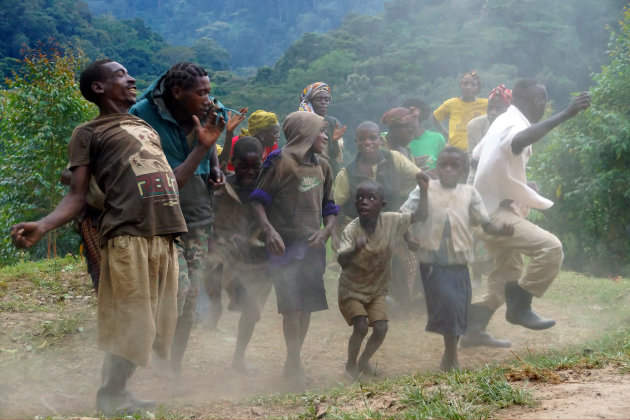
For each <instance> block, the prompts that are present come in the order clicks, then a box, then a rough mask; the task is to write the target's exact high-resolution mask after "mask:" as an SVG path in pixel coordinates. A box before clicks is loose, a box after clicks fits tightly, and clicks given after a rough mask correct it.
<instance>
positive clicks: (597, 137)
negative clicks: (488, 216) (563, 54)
mask: <svg viewBox="0 0 630 420" xmlns="http://www.w3.org/2000/svg"><path fill="white" fill-rule="evenodd" d="M609 55H610V59H611V61H610V64H609V65H608V66H606V67H604V68H603V71H602V72H601V73H599V74H597V75H595V76H594V77H593V80H594V82H595V86H594V87H593V88H592V89H591V92H592V94H593V102H592V105H591V108H589V109H588V110H587V111H586V112H585V113H584V114H581V115H579V116H578V117H576V118H574V119H572V120H570V121H569V122H567V123H566V125H564V126H563V127H562V128H561V129H560V130H558V131H556V132H555V133H554V134H553V136H551V139H550V141H549V142H548V143H547V144H546V145H545V147H544V149H543V148H540V147H539V148H538V149H537V157H536V159H533V160H532V163H534V164H535V165H536V166H535V167H534V168H535V174H536V178H537V179H539V180H540V181H541V182H542V185H543V188H544V190H545V191H546V192H547V194H548V195H549V196H555V197H556V204H555V206H554V207H552V208H551V209H550V210H549V211H546V212H545V213H546V214H547V216H548V219H547V220H548V223H549V225H550V228H551V230H552V231H553V232H557V234H558V235H559V237H560V238H561V240H562V241H563V243H564V244H565V246H566V248H567V257H566V260H565V261H566V264H567V265H568V266H569V267H571V268H574V269H576V270H580V271H589V272H595V273H598V274H621V273H623V274H625V275H627V274H628V273H630V211H628V209H630V188H629V185H630V169H629V168H630V100H629V99H630V11H629V10H626V12H625V16H624V20H623V22H622V23H621V25H620V28H619V30H618V31H616V32H614V33H613V35H612V39H611V42H610V48H609Z"/></svg>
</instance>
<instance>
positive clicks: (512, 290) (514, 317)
mask: <svg viewBox="0 0 630 420" xmlns="http://www.w3.org/2000/svg"><path fill="white" fill-rule="evenodd" d="M532 298H533V296H532V294H531V293H528V292H527V291H525V290H523V289H522V288H521V287H520V286H519V285H518V283H517V282H514V281H513V282H509V283H506V284H505V305H506V311H505V319H507V320H508V322H511V323H512V324H518V325H522V326H523V327H525V328H529V329H530V330H546V329H547V328H551V327H553V326H554V325H556V321H554V320H553V319H546V318H541V317H540V316H538V314H537V313H536V312H534V311H533V310H532Z"/></svg>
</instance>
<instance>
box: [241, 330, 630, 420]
mask: <svg viewBox="0 0 630 420" xmlns="http://www.w3.org/2000/svg"><path fill="white" fill-rule="evenodd" d="M607 365H612V366H614V367H615V368H616V369H617V371H618V372H619V374H623V373H626V374H627V373H629V372H630V329H628V328H626V327H622V328H620V329H619V330H617V331H614V332H612V333H610V334H607V335H606V336H604V337H602V338H599V339H597V340H593V341H590V342H588V343H585V344H582V345H579V346H573V347H569V348H565V349H562V350H557V351H552V352H548V353H545V354H530V355H528V356H526V357H519V356H516V355H515V357H514V359H512V360H510V361H508V362H503V363H490V364H487V365H486V366H484V367H482V368H479V369H473V370H463V371H453V372H449V373H442V372H419V373H417V374H415V375H410V376H400V377H397V378H390V379H385V380H383V381H378V382H368V383H363V384H354V385H351V386H343V385H340V386H337V387H334V388H332V389H327V390H324V391H322V392H313V391H311V392H308V393H305V394H274V395H267V396H259V397H255V398H252V399H248V400H247V401H246V404H250V405H256V406H261V407H264V408H266V410H269V411H270V412H277V411H278V410H277V408H278V407H283V408H284V411H282V412H284V413H291V414H287V415H286V417H287V418H298V419H310V418H316V417H317V414H318V413H319V414H321V413H324V414H323V415H320V418H326V419H365V418H374V419H393V418H409V419H416V418H444V419H469V418H475V419H477V418H479V419H485V418H490V417H492V416H493V415H497V413H498V410H500V409H502V408H506V407H510V406H534V405H535V404H536V402H535V401H534V398H533V395H532V393H531V391H530V390H529V384H530V383H534V382H549V383H557V382H560V381H561V380H562V379H561V377H560V372H562V371H565V370H580V369H593V368H601V367H604V366H607ZM383 401H386V402H387V403H386V404H385V405H383V404H382V402H383ZM274 407H276V410H274V409H273V408H274Z"/></svg>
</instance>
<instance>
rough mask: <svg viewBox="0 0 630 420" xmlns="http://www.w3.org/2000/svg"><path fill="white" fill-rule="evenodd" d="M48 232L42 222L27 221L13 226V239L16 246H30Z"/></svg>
mask: <svg viewBox="0 0 630 420" xmlns="http://www.w3.org/2000/svg"><path fill="white" fill-rule="evenodd" d="M45 234H46V231H45V230H44V229H43V227H42V226H41V224H40V223H37V222H27V223H18V224H17V225H13V226H11V241H12V242H13V245H15V247H16V248H30V247H32V246H33V245H35V244H36V243H37V242H38V241H39V240H40V239H42V237H43V236H44V235H45Z"/></svg>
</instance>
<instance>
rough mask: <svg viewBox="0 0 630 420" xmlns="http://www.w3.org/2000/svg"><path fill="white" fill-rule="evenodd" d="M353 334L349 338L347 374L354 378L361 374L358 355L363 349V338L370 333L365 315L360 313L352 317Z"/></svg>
mask: <svg viewBox="0 0 630 420" xmlns="http://www.w3.org/2000/svg"><path fill="white" fill-rule="evenodd" d="M352 326H353V327H352V335H351V336H350V340H348V361H347V362H346V375H348V376H350V377H351V378H352V379H356V378H357V377H358V376H359V369H358V368H357V357H358V356H359V351H360V350H361V344H362V343H363V339H364V338H365V336H366V335H367V333H368V321H367V317H366V316H365V315H359V316H355V317H354V318H352Z"/></svg>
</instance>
